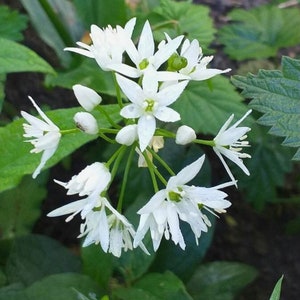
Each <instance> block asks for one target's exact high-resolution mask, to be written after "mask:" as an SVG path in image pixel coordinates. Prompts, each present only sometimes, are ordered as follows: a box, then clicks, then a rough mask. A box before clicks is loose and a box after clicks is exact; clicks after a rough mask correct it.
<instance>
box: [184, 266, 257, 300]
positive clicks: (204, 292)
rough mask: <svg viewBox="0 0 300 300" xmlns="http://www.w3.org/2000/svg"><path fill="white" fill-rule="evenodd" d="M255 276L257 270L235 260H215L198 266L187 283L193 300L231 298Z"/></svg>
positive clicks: (223, 299) (222, 299) (226, 299)
mask: <svg viewBox="0 0 300 300" xmlns="http://www.w3.org/2000/svg"><path fill="white" fill-rule="evenodd" d="M256 276H257V271H256V270H255V269H254V268H253V267H251V266H248V265H245V264H242V263H237V262H223V261H220V262H218V261H216V262H212V263H207V264H204V265H202V266H200V267H199V268H198V269H197V271H196V272H195V274H194V275H193V277H192V278H191V280H190V281H189V282H188V284H187V290H188V291H189V293H190V294H191V295H192V296H193V299H194V300H207V299H209V300H233V299H235V296H236V295H237V293H238V292H240V291H241V289H243V288H244V287H245V286H246V285H247V284H249V283H251V282H252V281H253V280H254V279H255V277H256Z"/></svg>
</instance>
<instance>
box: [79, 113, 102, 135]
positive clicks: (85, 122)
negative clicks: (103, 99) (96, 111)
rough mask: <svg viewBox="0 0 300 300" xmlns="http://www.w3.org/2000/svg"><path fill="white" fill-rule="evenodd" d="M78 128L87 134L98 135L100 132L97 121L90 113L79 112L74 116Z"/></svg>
mask: <svg viewBox="0 0 300 300" xmlns="http://www.w3.org/2000/svg"><path fill="white" fill-rule="evenodd" d="M73 119H74V122H75V124H76V127H78V128H79V129H80V130H82V131H83V132H85V133H87V134H97V133H98V131H99V128H98V124H97V120H96V119H95V117H94V116H93V115H92V114H90V113H88V112H78V113H76V114H75V115H74V118H73Z"/></svg>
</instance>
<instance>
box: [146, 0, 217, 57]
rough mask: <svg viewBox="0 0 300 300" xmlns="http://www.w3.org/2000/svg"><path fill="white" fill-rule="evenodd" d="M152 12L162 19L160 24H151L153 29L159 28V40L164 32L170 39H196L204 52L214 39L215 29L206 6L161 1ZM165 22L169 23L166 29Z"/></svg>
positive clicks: (168, 0)
mask: <svg viewBox="0 0 300 300" xmlns="http://www.w3.org/2000/svg"><path fill="white" fill-rule="evenodd" d="M154 12H155V13H157V14H158V15H160V16H161V17H162V18H163V19H164V20H162V23H161V24H159V23H158V24H151V25H152V26H153V27H154V28H155V27H157V28H161V31H160V34H159V36H157V38H158V39H159V40H161V39H164V38H165V37H164V32H166V33H168V34H169V35H170V36H171V37H175V36H178V35H180V34H184V35H186V36H187V38H188V39H191V40H192V39H197V40H198V41H199V43H200V45H201V47H202V48H203V49H204V52H206V50H207V48H208V46H209V45H210V44H211V42H212V41H213V39H214V34H215V29H214V27H213V20H212V18H211V17H210V15H209V14H210V11H209V8H208V7H207V6H203V5H199V4H197V5H196V4H192V3H190V2H177V1H172V0H161V4H160V6H158V7H157V8H156V9H154ZM167 22H169V26H168V27H167V25H166V24H167ZM164 24H165V25H164ZM163 25H164V26H163ZM169 27H171V28H169Z"/></svg>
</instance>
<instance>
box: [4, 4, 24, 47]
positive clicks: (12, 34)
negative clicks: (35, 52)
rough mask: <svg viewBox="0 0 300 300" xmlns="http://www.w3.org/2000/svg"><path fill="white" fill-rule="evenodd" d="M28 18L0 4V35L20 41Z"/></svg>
mask: <svg viewBox="0 0 300 300" xmlns="http://www.w3.org/2000/svg"><path fill="white" fill-rule="evenodd" d="M27 20H28V18H27V17H26V16H25V15H22V14H19V13H18V12H17V11H15V10H11V9H10V8H9V7H8V6H5V5H1V6H0V37H1V38H5V39H9V40H13V41H21V40H22V39H23V34H22V33H21V31H22V30H24V29H25V28H26V27H27Z"/></svg>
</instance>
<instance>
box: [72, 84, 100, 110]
mask: <svg viewBox="0 0 300 300" xmlns="http://www.w3.org/2000/svg"><path fill="white" fill-rule="evenodd" d="M73 92H74V94H75V97H76V99H77V101H78V102H79V104H80V105H81V106H82V107H83V108H84V109H85V110H86V111H92V110H93V109H94V108H95V107H96V106H97V105H99V104H100V103H101V101H102V98H101V96H100V95H98V94H97V93H96V92H95V91H94V90H92V89H90V88H88V87H86V86H83V85H81V84H75V85H74V86H73Z"/></svg>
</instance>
